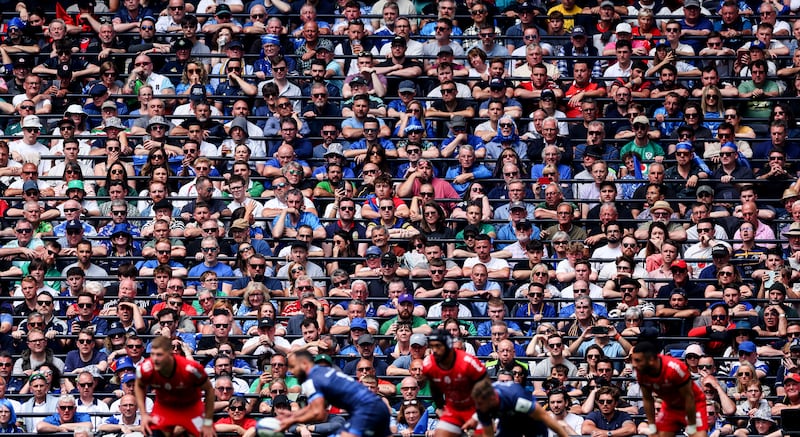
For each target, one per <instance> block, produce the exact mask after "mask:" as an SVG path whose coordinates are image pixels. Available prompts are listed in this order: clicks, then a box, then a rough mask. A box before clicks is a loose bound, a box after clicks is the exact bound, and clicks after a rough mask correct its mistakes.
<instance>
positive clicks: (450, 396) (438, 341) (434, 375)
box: [422, 330, 487, 437]
mask: <svg viewBox="0 0 800 437" xmlns="http://www.w3.org/2000/svg"><path fill="white" fill-rule="evenodd" d="M428 347H430V349H431V355H428V356H427V357H425V360H424V361H423V364H422V373H423V374H425V376H426V377H427V378H428V381H431V395H432V396H433V400H434V402H435V403H436V406H437V407H439V408H441V407H442V405H444V412H443V413H442V414H441V415H440V416H439V424H438V425H437V426H436V432H435V434H434V435H435V437H458V436H460V435H461V427H462V426H464V425H465V424H466V423H467V422H468V421H469V420H470V419H471V418H472V416H473V414H475V402H474V401H473V400H472V395H471V394H472V387H473V386H474V385H475V383H476V382H478V381H481V380H483V379H485V378H487V375H486V367H484V366H483V363H481V362H480V361H479V360H478V359H477V358H475V357H474V356H472V355H469V354H468V353H466V352H464V351H462V350H460V349H453V339H452V338H451V337H450V334H448V333H447V332H446V331H443V330H436V331H433V332H432V333H431V334H430V335H429V336H428Z"/></svg>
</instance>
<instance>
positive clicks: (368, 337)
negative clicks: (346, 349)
mask: <svg viewBox="0 0 800 437" xmlns="http://www.w3.org/2000/svg"><path fill="white" fill-rule="evenodd" d="M350 329H352V327H351V328H350ZM357 343H358V345H359V346H360V345H362V344H375V339H374V338H373V337H372V334H364V335H362V336H361V337H358V341H357Z"/></svg>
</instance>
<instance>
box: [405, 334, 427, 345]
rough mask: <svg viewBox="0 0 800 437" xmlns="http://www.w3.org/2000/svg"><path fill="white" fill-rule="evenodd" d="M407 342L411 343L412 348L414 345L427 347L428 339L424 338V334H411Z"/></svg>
mask: <svg viewBox="0 0 800 437" xmlns="http://www.w3.org/2000/svg"><path fill="white" fill-rule="evenodd" d="M409 342H410V343H411V346H414V345H417V346H427V345H428V337H426V336H425V334H419V333H417V334H412V335H411V340H409Z"/></svg>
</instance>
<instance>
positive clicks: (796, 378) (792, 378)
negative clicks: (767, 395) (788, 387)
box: [783, 373, 800, 384]
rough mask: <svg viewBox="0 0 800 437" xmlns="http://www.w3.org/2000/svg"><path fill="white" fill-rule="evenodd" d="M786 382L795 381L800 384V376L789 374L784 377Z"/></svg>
mask: <svg viewBox="0 0 800 437" xmlns="http://www.w3.org/2000/svg"><path fill="white" fill-rule="evenodd" d="M786 381H794V382H796V383H798V384H800V375H798V374H797V373H787V374H786V376H784V377H783V382H784V383H785V382H786Z"/></svg>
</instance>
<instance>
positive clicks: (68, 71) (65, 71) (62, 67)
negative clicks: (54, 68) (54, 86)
mask: <svg viewBox="0 0 800 437" xmlns="http://www.w3.org/2000/svg"><path fill="white" fill-rule="evenodd" d="M56 76H58V77H59V78H61V79H70V78H72V67H70V65H69V64H59V65H58V73H56Z"/></svg>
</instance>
